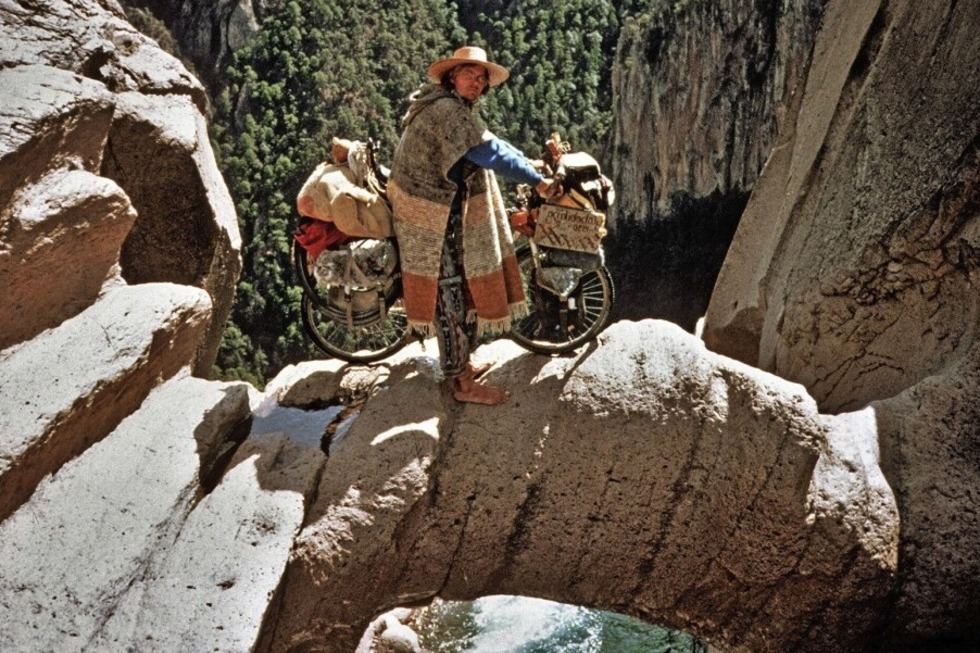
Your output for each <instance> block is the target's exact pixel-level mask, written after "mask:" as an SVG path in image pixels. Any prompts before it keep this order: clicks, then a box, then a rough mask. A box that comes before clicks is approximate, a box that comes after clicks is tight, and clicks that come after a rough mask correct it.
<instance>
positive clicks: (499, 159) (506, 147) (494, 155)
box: [463, 138, 544, 186]
mask: <svg viewBox="0 0 980 653" xmlns="http://www.w3.org/2000/svg"><path fill="white" fill-rule="evenodd" d="M463 158H465V159H466V160H468V161H470V162H472V163H475V164H476V165H478V166H480V167H481V168H487V169H489V170H492V171H493V172H495V173H496V174H498V175H500V176H501V177H504V178H505V179H509V180H510V181H513V182H515V183H518V184H530V185H531V186H537V185H538V184H539V183H541V181H542V180H543V179H544V175H542V174H541V173H540V172H538V171H537V170H535V169H534V167H533V166H531V164H530V163H528V160H527V158H526V157H525V156H524V154H523V153H522V152H521V151H520V150H518V149H517V148H516V147H514V146H513V145H511V144H510V143H508V142H507V141H504V140H501V139H499V138H491V139H490V140H486V141H483V142H482V143H480V144H479V145H475V146H473V147H471V148H470V149H469V150H467V151H466V154H465V155H463Z"/></svg>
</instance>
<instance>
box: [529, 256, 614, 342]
mask: <svg viewBox="0 0 980 653" xmlns="http://www.w3.org/2000/svg"><path fill="white" fill-rule="evenodd" d="M533 256H534V254H533V252H532V251H531V249H530V248H525V249H521V250H520V251H518V252H517V263H518V267H519V269H520V273H521V280H522V281H523V283H524V301H525V304H526V306H527V309H528V315H527V316H526V317H524V318H521V319H519V320H514V322H513V324H512V325H511V338H512V339H513V340H514V341H515V342H517V344H519V345H520V346H522V347H524V348H525V349H527V350H529V351H533V352H535V353H537V354H546V355H550V354H564V353H567V352H570V351H573V350H575V349H577V348H578V347H580V346H582V345H583V344H585V343H586V342H589V341H590V340H592V339H593V338H595V337H596V336H597V335H599V332H601V331H602V330H603V329H604V328H606V326H607V325H608V324H609V319H610V316H611V314H612V306H613V302H614V301H615V288H614V286H613V281H612V277H611V276H609V270H607V269H606V267H605V266H604V265H602V266H599V267H597V268H596V269H595V270H591V271H588V272H585V273H584V274H583V275H582V277H581V278H580V279H579V282H578V285H577V286H576V287H575V289H574V290H573V291H572V292H571V293H570V294H569V296H568V298H567V299H565V300H562V299H561V298H560V297H559V296H557V295H555V294H554V293H551V292H549V291H547V290H545V289H544V288H541V287H539V286H538V284H537V281H536V279H535V274H536V267H535V265H534V258H533Z"/></svg>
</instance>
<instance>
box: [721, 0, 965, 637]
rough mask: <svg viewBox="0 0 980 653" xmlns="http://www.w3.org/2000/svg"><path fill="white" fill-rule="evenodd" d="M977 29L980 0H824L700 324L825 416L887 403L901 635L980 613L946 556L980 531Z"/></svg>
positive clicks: (957, 561)
mask: <svg viewBox="0 0 980 653" xmlns="http://www.w3.org/2000/svg"><path fill="white" fill-rule="evenodd" d="M978 32H980V6H978V5H977V4H976V3H967V4H964V3H962V2H955V1H953V2H940V3H938V4H934V5H931V6H930V7H929V9H928V10H926V9H925V8H923V7H922V6H921V5H920V4H916V3H913V2H908V1H895V2H871V3H864V4H862V5H861V6H860V7H857V6H855V5H851V4H846V3H843V2H836V1H833V0H832V1H831V2H830V3H829V4H828V7H827V15H826V19H825V22H824V26H823V29H822V30H821V33H820V35H819V37H818V39H817V43H816V47H815V51H814V59H813V64H812V67H811V68H810V71H809V73H808V76H807V79H806V85H805V87H804V88H802V89H801V93H800V96H799V98H798V102H797V103H796V106H795V107H794V110H793V112H792V113H791V114H790V115H789V116H788V119H787V124H788V125H789V126H790V128H789V129H787V130H786V131H785V132H784V133H783V135H782V137H781V139H780V142H779V144H778V146H777V148H776V149H775V151H774V152H773V155H772V157H771V158H770V160H769V162H768V164H767V166H766V169H765V172H764V173H763V175H762V177H761V178H760V180H759V182H758V184H757V186H756V189H755V192H754V194H753V197H752V200H751V201H750V203H749V206H748V208H747V210H746V213H745V216H744V217H743V219H742V224H741V225H740V227H739V231H738V233H737V235H736V238H735V242H734V244H733V247H732V250H731V252H730V254H729V256H728V259H727V260H726V262H725V266H724V268H723V270H722V274H721V276H720V277H719V280H718V284H717V286H716V288H715V292H714V295H713V297H712V302H711V306H710V308H709V311H708V314H707V319H706V325H705V340H706V341H707V343H708V345H709V347H711V348H712V349H714V350H715V351H718V352H721V353H724V354H727V355H729V356H733V357H736V358H739V359H741V360H743V361H746V362H748V363H750V364H753V365H758V366H760V367H761V368H763V369H766V370H769V371H772V372H774V373H776V374H778V375H779V376H782V377H785V378H788V379H791V380H794V381H797V382H799V383H802V384H804V385H805V386H806V387H807V388H808V389H809V390H810V392H811V393H812V394H813V396H814V398H815V399H816V400H817V402H818V403H819V405H820V406H821V407H822V408H823V409H824V410H827V411H831V412H838V411H845V410H853V409H856V408H859V407H861V406H864V405H866V404H868V402H875V401H876V400H877V403H872V405H873V406H875V411H876V414H877V415H878V419H879V421H880V422H882V423H883V424H887V425H888V427H889V431H891V432H892V433H894V437H893V438H891V439H888V440H883V451H884V453H885V457H884V462H885V469H886V470H887V472H888V476H889V480H890V482H891V483H892V487H893V488H894V489H895V492H896V494H897V496H898V499H899V506H900V508H901V517H902V533H903V539H902V549H901V559H902V560H903V566H902V574H903V575H904V576H905V578H906V580H905V582H903V583H902V584H901V588H902V589H901V591H900V593H899V601H898V605H899V607H900V608H901V609H900V610H899V611H898V612H897V614H896V616H895V622H896V630H897V631H899V632H904V633H905V634H904V638H905V640H904V641H906V642H914V641H917V639H918V638H920V637H926V638H927V637H930V636H935V635H936V633H937V632H940V631H942V630H943V629H945V628H949V629H951V630H954V631H955V630H958V629H962V630H965V631H972V632H973V633H974V637H976V635H975V633H976V628H977V626H976V624H977V623H980V620H978V613H977V608H976V596H977V587H976V582H977V579H978V578H980V554H978V553H977V551H978V548H977V547H976V546H975V545H973V546H968V547H965V548H962V549H960V548H959V545H956V546H957V549H958V552H957V553H955V554H952V553H949V552H948V551H947V550H946V549H947V547H948V546H950V545H951V544H952V543H954V542H966V541H971V540H974V539H975V538H976V537H977V535H978V534H980V517H978V496H977V493H976V489H975V488H976V487H977V478H976V474H977V466H976V460H977V459H978V456H980V419H978V417H980V416H978V415H977V408H976V406H977V403H978V399H980V388H978V386H977V384H976V379H977V374H978V369H977V363H978V361H980V356H978V350H977V324H978V312H980V301H978V294H977V284H978V281H980V148H978V143H980V104H978V103H977V101H976V93H975V89H976V88H977V86H978V84H980V65H978V64H980V50H978V49H977V46H976V35H977V33H978ZM895 395H897V396H895ZM893 396H894V398H892V397H893ZM913 407H914V408H916V416H915V417H907V416H902V414H903V413H905V412H906V411H908V410H909V409H910V408H913ZM913 470H914V471H913ZM971 603H972V605H973V607H972V608H971V607H969V605H970V604H971ZM912 605H915V606H917V607H915V608H911V607H910V606H912ZM953 606H955V608H956V609H955V610H954V612H955V613H956V614H957V615H958V616H956V617H954V616H951V615H950V614H949V612H948V611H949V610H950V608H951V607H953ZM939 614H944V615H945V616H943V617H939V616H938V615H939ZM927 615H932V616H933V617H936V619H935V620H933V619H931V618H930V617H929V616H927ZM974 641H975V640H974ZM907 645H909V646H911V644H907Z"/></svg>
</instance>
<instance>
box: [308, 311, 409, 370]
mask: <svg viewBox="0 0 980 653" xmlns="http://www.w3.org/2000/svg"><path fill="white" fill-rule="evenodd" d="M302 318H303V327H304V328H305V329H306V332H307V334H308V335H309V336H310V339H311V340H312V341H313V343H314V344H315V345H316V346H317V347H319V348H320V349H321V350H322V351H323V352H325V353H327V354H329V355H330V356H332V357H334V358H337V359H340V360H342V361H346V362H348V363H375V362H377V361H380V360H383V359H385V358H387V357H389V356H391V355H392V354H394V353H396V352H398V351H399V350H401V349H402V348H403V347H405V345H407V344H408V343H409V341H410V340H411V333H410V332H409V329H408V318H407V317H406V316H405V311H404V309H403V308H402V301H401V299H398V300H397V301H396V302H395V303H394V304H393V305H392V306H391V307H390V308H389V309H388V311H387V313H386V315H385V319H384V320H376V321H375V322H373V323H371V324H366V325H353V326H348V324H347V323H346V322H345V321H341V320H337V319H335V317H334V316H331V315H325V314H324V311H323V309H322V308H321V307H320V306H319V305H318V304H317V303H316V302H314V301H313V299H312V298H311V297H310V296H309V295H306V294H304V295H303V301H302Z"/></svg>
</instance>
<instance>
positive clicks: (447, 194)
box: [388, 46, 554, 405]
mask: <svg viewBox="0 0 980 653" xmlns="http://www.w3.org/2000/svg"><path fill="white" fill-rule="evenodd" d="M508 75H509V73H508V71H507V69H506V68H504V67H503V66H500V65H498V64H495V63H492V62H491V61H489V60H488V59H487V54H486V52H484V50H483V49H482V48H478V47H472V46H468V47H462V48H459V49H458V50H456V52H455V53H453V56H452V57H448V58H445V59H440V60H439V61H436V62H435V63H433V64H432V65H431V66H429V69H428V76H429V79H430V80H431V81H432V83H431V84H426V85H424V86H423V87H422V88H421V89H419V90H418V91H417V92H415V93H414V94H413V95H412V103H411V106H410V107H409V110H408V113H407V114H406V116H405V119H404V124H405V130H404V132H403V134H402V138H401V141H400V142H399V144H398V148H397V150H396V152H395V159H394V163H393V165H392V170H391V178H390V180H389V182H388V197H389V199H390V200H391V203H392V208H393V212H394V225H395V234H396V236H397V239H398V245H399V250H400V256H401V263H402V282H403V287H404V292H405V310H406V313H407V315H408V323H409V327H410V328H412V329H413V330H415V331H416V332H418V333H421V334H424V335H435V337H436V339H437V340H438V343H439V355H440V359H441V362H442V369H443V373H444V374H445V376H446V378H447V379H452V383H453V396H454V397H455V399H456V400H457V401H461V402H471V403H480V404H487V405H497V404H501V403H503V402H504V401H506V400H507V393H506V392H505V391H504V390H502V389H500V388H496V387H493V386H489V385H484V384H481V383H478V382H477V377H478V376H479V375H480V374H481V373H482V372H483V371H485V369H479V368H474V367H473V365H472V364H471V363H470V353H471V351H472V350H473V348H475V346H476V344H477V342H478V339H479V338H480V336H482V335H484V334H492V333H499V332H506V331H508V330H510V325H511V321H512V319H514V318H517V317H521V316H523V315H524V314H525V313H526V310H527V309H526V307H525V305H524V293H523V290H522V286H521V277H520V273H519V271H518V267H517V258H516V256H515V254H514V243H513V240H512V237H511V233H510V227H509V225H508V223H507V214H506V210H505V208H504V204H503V199H502V196H501V193H500V188H499V187H498V185H497V180H496V177H495V175H494V173H495V172H496V173H499V174H501V175H503V176H505V177H506V178H508V179H510V180H512V181H515V182H517V183H524V184H529V185H531V186H533V187H535V188H536V189H537V191H538V192H539V193H542V194H545V195H546V194H549V193H550V192H551V190H552V187H553V185H554V183H553V180H551V179H546V178H545V177H544V176H543V175H542V174H541V173H540V172H538V171H537V170H536V169H535V168H534V165H533V164H532V162H531V161H529V160H528V158H527V157H526V156H524V154H523V153H521V152H520V151H519V150H518V149H517V148H515V147H514V146H512V145H510V144H509V143H507V142H506V141H503V140H501V139H499V138H496V137H495V136H493V135H492V134H491V133H490V132H488V131H487V130H486V129H485V128H484V127H483V125H482V124H481V123H480V121H479V119H478V118H477V115H476V112H475V108H476V106H477V102H478V100H479V99H480V97H481V96H482V95H483V94H484V93H486V92H487V91H488V90H489V88H490V87H492V86H496V85H498V84H500V83H502V82H503V81H504V80H506V79H507V77H508Z"/></svg>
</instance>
